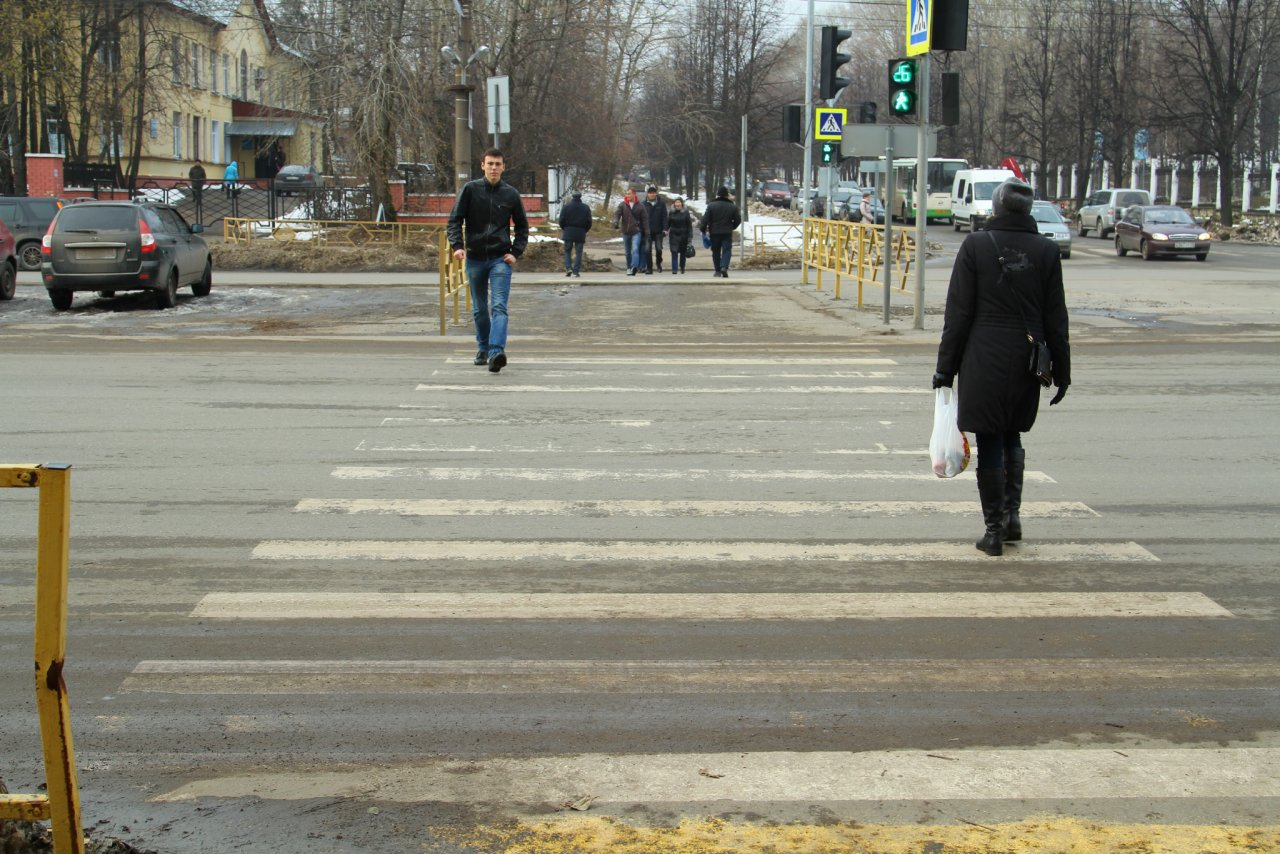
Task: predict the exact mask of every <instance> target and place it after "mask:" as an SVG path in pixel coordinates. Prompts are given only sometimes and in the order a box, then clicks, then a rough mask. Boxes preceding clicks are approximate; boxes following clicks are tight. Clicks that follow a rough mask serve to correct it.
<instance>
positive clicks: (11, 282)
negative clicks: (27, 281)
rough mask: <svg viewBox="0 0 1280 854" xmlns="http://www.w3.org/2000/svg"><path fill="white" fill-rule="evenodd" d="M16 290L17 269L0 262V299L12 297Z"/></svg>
mask: <svg viewBox="0 0 1280 854" xmlns="http://www.w3.org/2000/svg"><path fill="white" fill-rule="evenodd" d="M17 292H18V271H17V270H15V269H13V267H12V266H10V265H9V264H7V263H6V264H0V300H5V299H13V295H14V294H15V293H17Z"/></svg>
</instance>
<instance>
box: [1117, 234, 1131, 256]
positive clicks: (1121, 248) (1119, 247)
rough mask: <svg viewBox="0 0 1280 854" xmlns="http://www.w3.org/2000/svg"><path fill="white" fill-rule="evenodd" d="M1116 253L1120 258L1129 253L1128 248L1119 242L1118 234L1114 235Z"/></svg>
mask: <svg viewBox="0 0 1280 854" xmlns="http://www.w3.org/2000/svg"><path fill="white" fill-rule="evenodd" d="M1116 254H1117V255H1119V256H1120V257H1121V258H1123V257H1124V256H1126V255H1128V254H1129V250H1128V249H1125V248H1124V246H1122V245H1121V243H1120V235H1118V234H1117V235H1116Z"/></svg>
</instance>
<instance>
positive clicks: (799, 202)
mask: <svg viewBox="0 0 1280 854" xmlns="http://www.w3.org/2000/svg"><path fill="white" fill-rule="evenodd" d="M817 195H818V191H817V189H815V188H813V187H809V188H807V189H806V190H804V191H803V193H793V194H792V195H791V209H792V210H793V211H800V212H802V213H803V211H804V203H805V198H802V196H803V197H806V198H807V199H808V202H809V216H817V213H816V211H815V205H814V199H815V198H817Z"/></svg>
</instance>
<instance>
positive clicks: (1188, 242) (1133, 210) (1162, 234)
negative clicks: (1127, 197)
mask: <svg viewBox="0 0 1280 854" xmlns="http://www.w3.org/2000/svg"><path fill="white" fill-rule="evenodd" d="M1209 239H1210V235H1209V232H1207V231H1205V230H1204V228H1203V227H1201V225H1200V223H1198V222H1196V221H1195V218H1194V217H1193V216H1191V214H1189V213H1187V212H1186V211H1185V210H1183V209H1182V208H1180V207H1177V206H1176V205H1134V206H1132V207H1130V208H1129V209H1128V210H1126V211H1125V212H1124V216H1122V217H1121V218H1120V221H1119V222H1117V223H1116V254H1117V255H1119V256H1121V257H1124V256H1125V255H1127V254H1129V250H1130V249H1132V250H1133V251H1135V252H1141V253H1142V257H1143V258H1145V259H1146V260H1148V261H1150V260H1151V259H1152V258H1155V257H1156V256H1157V255H1194V256H1196V260H1197V261H1204V260H1206V259H1207V258H1208V257H1209Z"/></svg>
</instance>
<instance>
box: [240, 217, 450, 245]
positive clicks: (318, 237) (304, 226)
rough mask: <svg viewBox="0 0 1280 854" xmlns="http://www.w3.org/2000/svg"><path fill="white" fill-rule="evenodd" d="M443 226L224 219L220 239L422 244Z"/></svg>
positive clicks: (412, 223) (334, 221)
mask: <svg viewBox="0 0 1280 854" xmlns="http://www.w3.org/2000/svg"><path fill="white" fill-rule="evenodd" d="M443 233H444V227H443V226H440V225H435V224H432V223H425V222H350V221H347V220H326V219H253V218H249V217H225V218H224V219H223V220H222V238H223V240H225V241H227V242H228V243H252V242H254V241H255V240H268V239H271V240H275V241H277V242H284V241H291V240H297V241H299V242H300V243H306V244H308V245H313V246H396V245H400V244H404V243H425V242H426V241H428V240H431V239H432V238H434V237H435V236H436V235H437V234H443Z"/></svg>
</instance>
